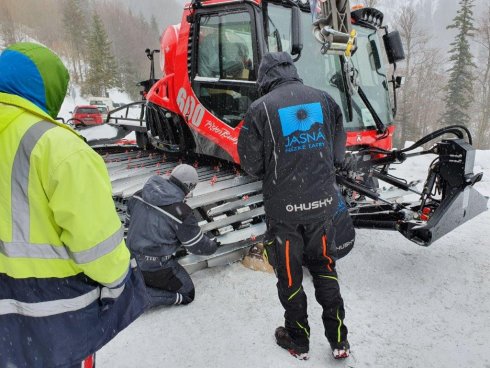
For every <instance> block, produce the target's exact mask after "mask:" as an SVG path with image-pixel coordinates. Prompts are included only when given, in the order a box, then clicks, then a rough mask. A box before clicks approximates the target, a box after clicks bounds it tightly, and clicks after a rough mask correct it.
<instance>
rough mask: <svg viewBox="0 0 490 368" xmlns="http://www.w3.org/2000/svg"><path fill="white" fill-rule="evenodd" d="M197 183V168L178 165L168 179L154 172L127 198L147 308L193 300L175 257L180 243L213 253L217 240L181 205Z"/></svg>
mask: <svg viewBox="0 0 490 368" xmlns="http://www.w3.org/2000/svg"><path fill="white" fill-rule="evenodd" d="M197 182H198V175H197V172H196V169H194V168H193V167H192V166H189V165H186V164H182V165H178V166H176V167H175V168H174V169H173V170H172V173H171V174H170V177H169V178H168V179H166V178H163V177H161V176H158V175H155V176H152V177H151V178H150V179H148V181H147V182H146V184H145V185H144V187H143V189H142V190H141V191H139V192H136V193H135V195H134V196H133V198H132V199H131V200H130V201H129V204H128V211H127V213H128V215H129V219H128V221H129V229H128V237H127V244H128V246H129V249H131V252H132V253H133V254H134V256H135V258H136V260H137V262H138V264H139V266H140V268H141V271H142V273H143V277H144V279H145V284H146V286H147V291H148V294H149V296H150V302H151V307H155V306H158V305H172V304H189V303H190V302H192V301H193V300H194V294H195V291H194V284H193V282H192V279H191V277H190V276H189V274H188V273H187V271H186V270H185V269H184V268H183V267H182V266H181V265H180V264H179V263H178V262H177V260H175V259H174V258H173V254H174V253H175V251H176V250H177V249H178V248H179V247H180V246H181V245H183V246H184V247H185V248H186V249H187V250H188V251H189V252H190V253H193V254H212V253H214V252H215V251H216V248H217V243H216V242H215V241H214V240H211V239H209V238H208V237H207V236H206V235H204V234H203V233H202V231H201V229H200V227H199V225H198V224H197V220H196V218H195V217H194V215H193V214H192V209H191V208H190V207H189V206H188V205H187V204H185V203H184V198H185V197H186V196H187V195H189V193H190V192H192V190H193V189H194V187H195V186H196V184H197Z"/></svg>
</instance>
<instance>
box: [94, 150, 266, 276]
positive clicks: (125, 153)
mask: <svg viewBox="0 0 490 368" xmlns="http://www.w3.org/2000/svg"><path fill="white" fill-rule="evenodd" d="M95 150H96V151H97V152H98V153H99V154H100V155H101V156H102V158H103V159H104V161H105V163H106V166H107V169H108V172H109V176H110V179H111V183H112V194H113V198H114V203H115V205H116V209H117V211H118V214H119V216H120V218H121V221H122V222H124V218H125V214H126V205H127V201H128V200H129V198H130V197H131V196H132V195H133V194H134V193H135V192H137V191H138V190H140V189H141V188H142V187H143V185H144V184H145V182H146V181H147V180H148V178H149V177H150V176H152V175H161V176H166V175H170V172H171V171H172V169H173V168H174V167H175V166H177V165H179V164H181V163H186V164H189V165H192V166H194V167H195V168H196V170H197V172H198V174H199V183H198V184H197V186H196V188H195V189H194V192H193V197H192V198H189V199H188V200H187V202H186V203H187V204H188V205H189V206H190V207H191V208H192V209H193V210H194V214H195V216H196V217H197V219H198V221H199V225H200V226H201V229H202V230H203V232H204V233H206V234H207V235H208V236H209V237H212V238H216V239H217V240H218V241H219V242H220V243H221V246H220V247H219V248H218V250H217V252H216V253H215V254H213V255H211V256H197V255H192V254H186V252H185V250H184V249H182V250H181V251H179V252H177V257H178V258H179V262H180V263H181V264H182V265H183V266H184V267H185V268H186V269H187V271H189V272H191V273H192V272H195V271H197V270H200V269H203V268H206V267H213V266H218V265H225V264H229V263H231V262H234V261H237V260H239V259H241V258H242V257H243V256H244V255H245V254H246V253H247V251H248V248H249V247H250V246H251V245H252V244H254V243H256V242H257V241H259V240H260V238H261V236H262V235H263V233H264V232H265V223H264V221H263V215H264V208H263V205H262V194H261V189H262V182H261V181H257V180H255V179H253V178H251V177H249V176H246V175H244V173H243V172H242V171H241V170H240V169H239V168H238V167H237V166H236V165H231V164H227V163H223V162H221V161H217V160H213V159H209V158H206V159H203V158H199V157H188V158H187V159H183V158H182V157H181V156H180V155H178V154H172V153H163V152H160V151H156V150H155V151H153V150H147V151H143V150H138V149H137V148H136V149H135V148H124V147H104V148H95Z"/></svg>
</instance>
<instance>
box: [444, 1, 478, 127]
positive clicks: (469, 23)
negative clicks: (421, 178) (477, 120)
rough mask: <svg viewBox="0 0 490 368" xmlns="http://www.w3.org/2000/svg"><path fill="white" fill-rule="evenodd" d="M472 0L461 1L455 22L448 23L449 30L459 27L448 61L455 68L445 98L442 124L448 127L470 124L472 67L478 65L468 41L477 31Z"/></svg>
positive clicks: (451, 72)
mask: <svg viewBox="0 0 490 368" xmlns="http://www.w3.org/2000/svg"><path fill="white" fill-rule="evenodd" d="M473 1H474V0H460V2H459V4H460V6H461V7H460V9H459V10H458V12H457V15H456V17H455V18H454V19H453V23H452V24H450V25H449V26H447V29H456V30H457V31H458V33H457V35H456V38H455V39H454V41H453V42H452V43H451V45H450V46H451V49H450V50H449V54H450V58H449V60H450V62H451V63H452V67H451V68H450V69H449V70H448V72H449V81H448V85H447V87H446V92H447V94H446V98H445V99H444V102H445V104H446V111H445V113H444V115H443V116H442V121H443V124H444V125H446V126H447V125H454V124H463V125H468V123H469V122H470V117H469V116H468V108H469V107H470V104H471V101H472V99H473V80H474V76H473V70H474V69H475V68H476V65H475V64H474V63H473V56H472V54H471V50H470V43H469V38H471V37H473V35H474V33H473V31H475V28H474V27H473V11H472V8H473V6H474V4H473Z"/></svg>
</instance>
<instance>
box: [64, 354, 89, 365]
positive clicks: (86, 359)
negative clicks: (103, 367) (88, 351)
mask: <svg viewBox="0 0 490 368" xmlns="http://www.w3.org/2000/svg"><path fill="white" fill-rule="evenodd" d="M66 368H95V353H93V354H92V355H90V356H88V357H87V358H85V359H84V361H83V362H81V363H77V364H72V365H70V366H69V367H66Z"/></svg>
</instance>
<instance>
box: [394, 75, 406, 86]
mask: <svg viewBox="0 0 490 368" xmlns="http://www.w3.org/2000/svg"><path fill="white" fill-rule="evenodd" d="M404 84H405V77H402V76H397V77H396V78H395V88H400V87H401V86H403V85H404Z"/></svg>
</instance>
